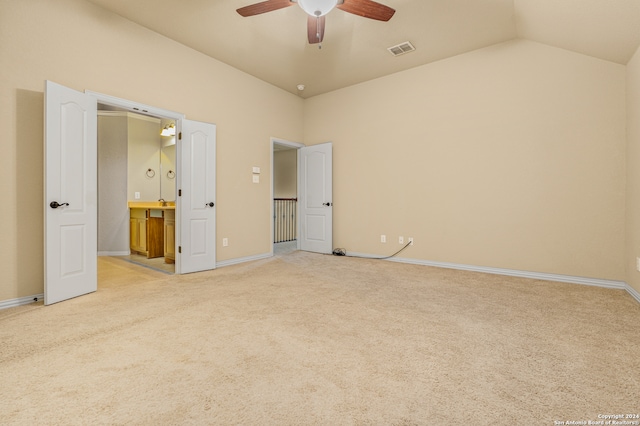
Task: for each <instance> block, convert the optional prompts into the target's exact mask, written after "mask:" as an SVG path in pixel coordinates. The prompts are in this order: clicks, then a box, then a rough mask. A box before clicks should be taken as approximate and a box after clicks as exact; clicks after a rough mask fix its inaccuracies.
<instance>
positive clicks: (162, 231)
mask: <svg viewBox="0 0 640 426" xmlns="http://www.w3.org/2000/svg"><path fill="white" fill-rule="evenodd" d="M175 217H176V212H175V210H174V209H167V208H134V207H131V208H130V209H129V232H130V244H129V245H130V248H131V252H132V253H138V254H141V255H143V256H146V257H147V258H148V259H152V258H156V257H163V256H164V258H165V262H166V263H175V259H176V239H175V230H176V227H175V224H176V220H175Z"/></svg>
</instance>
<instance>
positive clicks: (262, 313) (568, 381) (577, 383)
mask: <svg viewBox="0 0 640 426" xmlns="http://www.w3.org/2000/svg"><path fill="white" fill-rule="evenodd" d="M99 275H100V279H99V281H100V285H99V290H98V292H96V293H94V294H90V295H87V296H83V297H79V298H76V299H73V300H70V301H66V302H62V303H59V304H56V305H52V306H48V307H43V306H41V305H37V304H36V305H29V306H23V307H19V308H13V309H7V310H4V311H0V423H1V424H10V425H15V424H20V425H22V424H24V425H35V424H44V425H48V424H59V425H71V424H79V425H80V424H81V425H90V424H91V425H93V424H122V425H124V424H127V425H165V424H166V425H184V424H194V425H202V424H216V425H230V424H242V425H308V424H320V425H361V424H362V425H365V424H366V425H410V424H420V425H553V424H554V422H555V421H577V420H584V421H588V420H592V421H596V420H598V415H599V414H619V413H625V414H626V413H638V412H640V350H639V349H640V305H639V304H638V303H637V302H636V301H635V300H634V299H633V298H631V297H630V296H629V295H628V294H627V293H625V292H624V291H621V290H609V289H602V288H595V287H588V286H581V285H575V284H561V283H551V282H543V281H535V280H528V279H518V278H510V277H503V276H495V275H484V274H479V273H471V272H461V271H453V270H445V269H437V268H430V267H424V266H415V265H403V264H397V263H391V262H384V261H376V260H365V259H354V258H344V257H333V256H323V255H315V254H310V253H305V252H294V253H291V254H288V255H285V256H281V257H274V258H270V259H267V260H262V261H256V262H251V263H246V264H241V265H235V266H230V267H225V268H221V269H218V270H215V271H210V272H206V273H197V274H189V275H184V276H177V275H174V276H171V275H166V274H163V273H160V272H154V271H152V270H149V269H147V268H143V267H139V266H136V265H133V264H131V263H128V262H124V261H121V260H118V259H114V258H100V261H99ZM556 424H557V423H556Z"/></svg>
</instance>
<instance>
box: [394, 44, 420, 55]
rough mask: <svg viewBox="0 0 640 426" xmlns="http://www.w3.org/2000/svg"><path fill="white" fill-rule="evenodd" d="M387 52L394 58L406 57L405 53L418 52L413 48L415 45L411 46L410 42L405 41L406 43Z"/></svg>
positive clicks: (397, 45)
mask: <svg viewBox="0 0 640 426" xmlns="http://www.w3.org/2000/svg"><path fill="white" fill-rule="evenodd" d="M387 50H388V51H389V52H391V54H392V55H393V56H400V55H404V54H405V53H409V52H413V51H414V50H416V48H415V47H413V44H411V43H410V42H408V41H405V42H404V43H400V44H396V45H395V46H391V47H387Z"/></svg>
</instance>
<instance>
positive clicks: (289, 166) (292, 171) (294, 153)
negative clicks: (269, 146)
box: [273, 149, 298, 198]
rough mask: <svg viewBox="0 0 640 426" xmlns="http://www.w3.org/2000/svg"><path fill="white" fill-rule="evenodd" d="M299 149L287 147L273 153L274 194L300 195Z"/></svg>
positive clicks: (287, 196)
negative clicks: (298, 182)
mask: <svg viewBox="0 0 640 426" xmlns="http://www.w3.org/2000/svg"><path fill="white" fill-rule="evenodd" d="M297 170H298V150H296V149H287V150H284V151H276V152H274V153H273V196H274V197H276V198H296V197H297V196H298V184H297V178H298V174H297V173H298V172H297Z"/></svg>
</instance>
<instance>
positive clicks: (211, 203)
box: [204, 201, 215, 207]
mask: <svg viewBox="0 0 640 426" xmlns="http://www.w3.org/2000/svg"><path fill="white" fill-rule="evenodd" d="M204 206H205V207H207V206H209V207H213V206H215V204H213V201H212V202H210V203H207V204H205V205H204Z"/></svg>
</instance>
